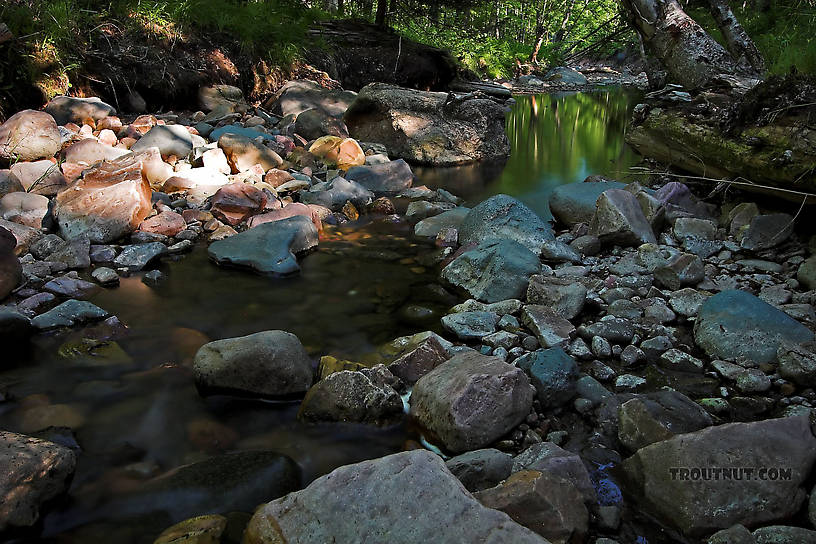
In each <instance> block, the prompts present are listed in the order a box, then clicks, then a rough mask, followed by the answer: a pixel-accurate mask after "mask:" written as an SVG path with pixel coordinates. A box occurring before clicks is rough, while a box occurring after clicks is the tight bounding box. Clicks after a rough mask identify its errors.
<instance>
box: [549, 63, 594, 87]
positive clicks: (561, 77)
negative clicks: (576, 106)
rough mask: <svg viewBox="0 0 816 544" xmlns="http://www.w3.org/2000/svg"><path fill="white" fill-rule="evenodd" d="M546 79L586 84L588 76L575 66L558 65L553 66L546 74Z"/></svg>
mask: <svg viewBox="0 0 816 544" xmlns="http://www.w3.org/2000/svg"><path fill="white" fill-rule="evenodd" d="M544 79H545V80H546V81H558V82H560V83H567V84H570V85H586V84H587V78H586V76H584V74H582V73H581V72H579V71H578V70H575V69H573V68H568V67H566V66H556V67H555V68H551V69H550V70H548V71H547V73H546V74H544Z"/></svg>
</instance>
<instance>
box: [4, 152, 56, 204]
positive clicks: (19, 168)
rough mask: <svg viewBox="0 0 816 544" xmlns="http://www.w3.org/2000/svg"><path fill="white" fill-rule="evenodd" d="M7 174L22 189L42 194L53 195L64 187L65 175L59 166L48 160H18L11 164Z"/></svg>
mask: <svg viewBox="0 0 816 544" xmlns="http://www.w3.org/2000/svg"><path fill="white" fill-rule="evenodd" d="M9 176H10V177H11V178H12V179H14V180H16V181H17V182H18V183H19V184H20V185H21V186H22V187H23V190H24V191H26V192H29V193H34V194H38V195H44V196H54V195H55V194H57V193H58V192H60V191H61V190H63V189H64V188H65V183H66V182H65V176H63V175H62V172H61V171H60V167H59V166H58V165H56V164H54V163H53V162H51V161H49V160H45V159H43V160H41V161H33V162H18V163H15V164H12V165H11V169H9Z"/></svg>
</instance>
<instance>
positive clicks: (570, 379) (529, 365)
mask: <svg viewBox="0 0 816 544" xmlns="http://www.w3.org/2000/svg"><path fill="white" fill-rule="evenodd" d="M515 365H516V366H518V367H519V368H520V369H522V370H524V371H525V372H526V373H527V374H528V375H529V376H530V382H531V383H532V384H533V385H534V386H535V388H536V391H537V392H538V401H539V402H540V403H541V406H542V407H544V408H555V407H558V406H561V405H563V404H565V403H567V402H569V400H570V399H572V397H574V396H575V383H576V382H577V381H578V377H579V371H578V364H577V363H576V362H575V359H573V358H572V357H570V356H569V355H567V353H566V352H565V351H564V350H563V349H561V348H559V347H556V348H550V349H539V350H536V351H534V352H532V353H528V354H526V355H522V356H521V357H519V358H518V359H516V360H515Z"/></svg>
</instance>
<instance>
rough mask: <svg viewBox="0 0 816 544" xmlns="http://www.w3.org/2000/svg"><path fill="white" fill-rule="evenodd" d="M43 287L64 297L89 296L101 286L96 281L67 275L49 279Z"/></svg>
mask: <svg viewBox="0 0 816 544" xmlns="http://www.w3.org/2000/svg"><path fill="white" fill-rule="evenodd" d="M43 289H44V290H45V291H48V292H49V293H53V294H55V295H60V296H63V297H70V298H87V297H89V296H91V295H93V294H94V293H96V292H97V291H98V290H99V287H98V286H97V285H96V284H95V283H91V282H89V281H85V280H82V279H79V278H74V277H71V276H67V275H66V276H60V277H59V278H54V279H53V280H51V281H49V282H48V283H46V284H45V285H43Z"/></svg>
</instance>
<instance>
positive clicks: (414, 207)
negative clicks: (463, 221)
mask: <svg viewBox="0 0 816 544" xmlns="http://www.w3.org/2000/svg"><path fill="white" fill-rule="evenodd" d="M455 207H456V205H455V204H451V203H450V202H428V201H427V200H415V201H413V202H411V203H410V204H408V209H407V210H406V211H405V217H407V218H408V219H411V220H413V221H417V222H419V221H422V220H423V219H427V218H428V217H433V216H435V215H439V214H440V213H442V212H446V211H448V210H452V209H454V208H455ZM465 215H467V213H466V214H465ZM463 217H464V216H463Z"/></svg>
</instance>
